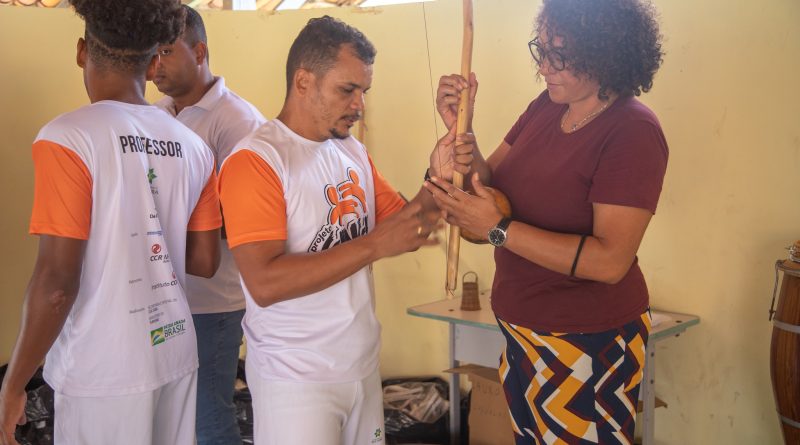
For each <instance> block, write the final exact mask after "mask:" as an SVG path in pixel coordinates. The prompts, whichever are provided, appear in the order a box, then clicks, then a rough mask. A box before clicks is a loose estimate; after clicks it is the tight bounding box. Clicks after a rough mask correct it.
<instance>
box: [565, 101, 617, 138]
mask: <svg viewBox="0 0 800 445" xmlns="http://www.w3.org/2000/svg"><path fill="white" fill-rule="evenodd" d="M610 104H611V101H610V100H609V101H606V103H604V104H603V106H602V107H600V108H599V109H597V110H595V111H593V112H591V113H589V114H588V115H587V116H586V117H584V118H583V119H582V120H581V121H580V122H578V123H575V124H572V126H571V127H570V128H569V130H566V129H564V123H566V122H567V117H569V112H570V110H572V108H571V107H567V112H566V113H564V117H563V118H561V130H563V131H564V132H565V133H573V132H575V131H576V130H577V129H579V128H581V127H583V125H584V124H586V123H587V122H589V119H591V118H593V117H595V116H597V115H598V114H600V113H602V112H603V111H605V109H606V108H608V106H609V105H610Z"/></svg>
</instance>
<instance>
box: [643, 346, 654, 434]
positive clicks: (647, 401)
mask: <svg viewBox="0 0 800 445" xmlns="http://www.w3.org/2000/svg"><path fill="white" fill-rule="evenodd" d="M654 343H655V342H651V341H648V342H647V349H645V360H644V377H643V378H642V404H643V405H644V407H643V409H642V445H655V426H656V425H655V424H656V418H655V414H656V413H655V410H656V373H655V369H656V345H655V344H654Z"/></svg>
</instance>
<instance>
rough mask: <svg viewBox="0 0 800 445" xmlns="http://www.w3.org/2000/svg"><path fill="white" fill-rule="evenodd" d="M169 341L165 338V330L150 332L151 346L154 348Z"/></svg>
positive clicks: (159, 329)
mask: <svg viewBox="0 0 800 445" xmlns="http://www.w3.org/2000/svg"><path fill="white" fill-rule="evenodd" d="M165 341H167V339H165V338H164V328H163V327H161V328H158V329H153V330H152V331H150V344H152V345H153V346H155V345H160V344H161V343H164V342H165Z"/></svg>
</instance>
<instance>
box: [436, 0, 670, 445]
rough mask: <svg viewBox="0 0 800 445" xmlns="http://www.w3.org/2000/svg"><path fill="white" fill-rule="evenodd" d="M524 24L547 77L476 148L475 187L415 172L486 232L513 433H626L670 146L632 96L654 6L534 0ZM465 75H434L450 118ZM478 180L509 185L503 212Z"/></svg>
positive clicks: (646, 82)
mask: <svg viewBox="0 0 800 445" xmlns="http://www.w3.org/2000/svg"><path fill="white" fill-rule="evenodd" d="M535 34H536V37H535V38H534V39H533V40H532V41H531V42H530V43H529V48H530V50H531V55H532V57H533V58H534V61H535V62H536V64H537V65H538V74H539V76H540V77H541V78H543V79H544V82H545V83H546V85H547V89H546V91H544V92H542V93H541V94H540V95H539V96H538V97H536V98H534V100H533V101H532V102H531V103H530V105H529V106H528V109H527V110H525V112H524V113H522V115H521V116H520V117H519V119H518V120H517V122H516V124H514V126H513V127H511V130H510V131H509V132H508V134H507V135H506V137H505V139H504V140H503V141H502V142H501V143H500V145H499V146H498V148H497V149H496V150H495V151H494V152H493V153H492V154H491V156H489V157H488V158H487V159H486V160H484V159H483V157H482V156H481V155H480V152H478V151H477V150H476V152H475V153H474V161H473V162H472V163H471V165H470V167H471V168H472V170H473V172H476V173H477V174H476V175H473V178H472V181H471V184H470V185H471V187H472V188H474V189H475V191H476V193H477V194H476V195H475V196H471V195H467V194H465V193H462V192H461V191H458V190H455V189H453V188H452V186H451V185H449V184H446V183H444V182H442V181H439V180H437V179H436V178H434V181H433V184H426V186H427V187H428V188H429V190H431V191H432V193H433V194H434V197H435V199H436V201H437V203H438V204H439V205H440V206H441V207H442V208H443V209H444V210H445V211H447V214H448V216H449V220H450V221H451V222H453V223H456V224H458V225H459V226H461V227H463V228H465V229H467V230H470V231H472V232H474V233H486V234H487V237H488V238H489V239H490V241H491V242H492V244H494V245H495V246H496V249H495V251H494V255H495V263H496V266H497V267H496V272H495V277H494V284H493V287H492V309H493V310H494V313H495V315H496V316H497V318H498V321H499V324H500V328H501V330H502V332H503V333H504V334H505V337H506V340H507V347H506V349H505V351H504V352H503V354H502V356H501V361H500V377H501V379H502V381H503V387H504V389H505V395H506V399H507V401H508V404H509V407H510V411H511V417H512V420H513V429H514V433H515V437H516V443H517V444H520V445H522V444H541V443H568V444H597V443H599V444H630V443H632V442H633V429H634V421H635V415H636V405H637V398H638V392H639V383H640V382H641V380H642V375H643V368H644V357H645V345H646V344H647V339H648V336H649V333H650V317H649V314H648V305H649V302H648V292H647V285H646V284H645V280H644V276H643V274H642V271H641V270H640V268H639V265H638V261H637V258H636V252H637V250H638V248H639V244H640V243H641V241H642V238H643V237H644V234H645V230H646V229H647V226H648V224H649V222H650V219H651V218H652V216H653V214H654V213H655V210H656V206H657V204H658V199H659V195H660V193H661V186H662V183H663V180H664V174H665V171H666V167H667V158H668V148H667V142H666V139H665V137H664V134H663V132H662V130H661V126H660V124H659V122H658V119H657V118H656V116H655V114H654V113H653V112H652V111H651V110H650V109H648V108H647V107H646V106H645V105H644V104H642V103H641V102H639V101H638V100H637V99H636V97H635V96H638V95H639V94H641V92H647V91H649V90H650V88H651V87H652V86H653V76H654V75H655V73H656V71H657V70H658V67H659V66H660V64H661V59H662V51H661V36H660V34H659V31H658V24H657V22H656V15H655V10H654V8H653V7H652V5H651V4H650V3H648V2H647V1H646V0H544V2H543V8H542V10H541V12H540V14H539V16H538V19H537V21H536V29H535ZM473 83H475V82H474V80H473ZM466 84H467V80H466V79H463V78H461V77H460V76H445V77H444V78H442V80H441V81H440V88H439V93H438V94H437V103H438V108H439V111H440V113H441V115H442V117H443V119H444V121H445V123H446V125H447V126H448V127H450V126H452V125H453V123H454V121H455V118H454V105H455V104H456V103H457V100H456V97H457V94H458V92H459V91H461V89H462V88H463V87H464V85H466ZM436 173H437V172H435V171H434V174H436ZM478 176H479V178H480V180H478ZM481 181H483V182H485V183H487V184H490V185H491V186H492V187H495V188H497V189H499V190H500V191H501V192H503V193H504V194H505V195H506V196H508V198H509V200H510V201H511V206H512V207H513V209H514V215H513V219H507V218H503V217H502V215H501V213H500V211H499V210H498V209H497V208H496V206H495V204H494V201H493V200H492V199H491V195H488V194H487V192H486V190H485V189H484V187H483V184H482V183H481ZM434 184H436V185H439V186H441V187H442V188H444V191H440V190H439V189H437V188H436V187H434V186H433V185H434ZM448 193H449V194H448Z"/></svg>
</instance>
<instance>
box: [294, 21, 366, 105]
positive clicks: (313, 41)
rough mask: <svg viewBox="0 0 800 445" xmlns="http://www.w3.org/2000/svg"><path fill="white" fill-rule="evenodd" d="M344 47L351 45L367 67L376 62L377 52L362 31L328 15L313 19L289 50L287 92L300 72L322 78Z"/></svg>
mask: <svg viewBox="0 0 800 445" xmlns="http://www.w3.org/2000/svg"><path fill="white" fill-rule="evenodd" d="M342 45H350V46H351V47H352V48H353V51H354V52H355V54H356V56H357V57H358V58H359V59H360V60H361V61H362V62H364V63H366V64H367V65H372V64H373V63H375V55H376V54H377V51H376V50H375V47H374V46H373V45H372V43H371V42H370V41H369V40H368V39H367V37H366V36H365V35H364V34H363V33H362V32H361V31H359V30H357V29H355V28H353V27H352V26H350V25H348V24H347V23H345V22H343V21H341V20H338V19H335V18H333V17H330V16H327V15H326V16H323V17H318V18H313V19H311V20H309V21H308V23H307V24H306V26H305V27H304V28H303V29H302V30H301V31H300V34H298V35H297V38H296V39H295V40H294V43H292V47H291V48H290V49H289V57H288V60H287V61H286V91H287V93H288V91H289V90H291V87H292V78H294V73H295V72H296V71H297V70H298V69H300V68H303V69H306V70H308V71H311V72H312V73H314V74H315V75H318V76H320V75H322V74H324V73H325V72H327V71H328V70H329V69H331V67H332V66H333V64H334V63H336V58H337V57H338V55H339V49H340V48H341V47H342Z"/></svg>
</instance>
